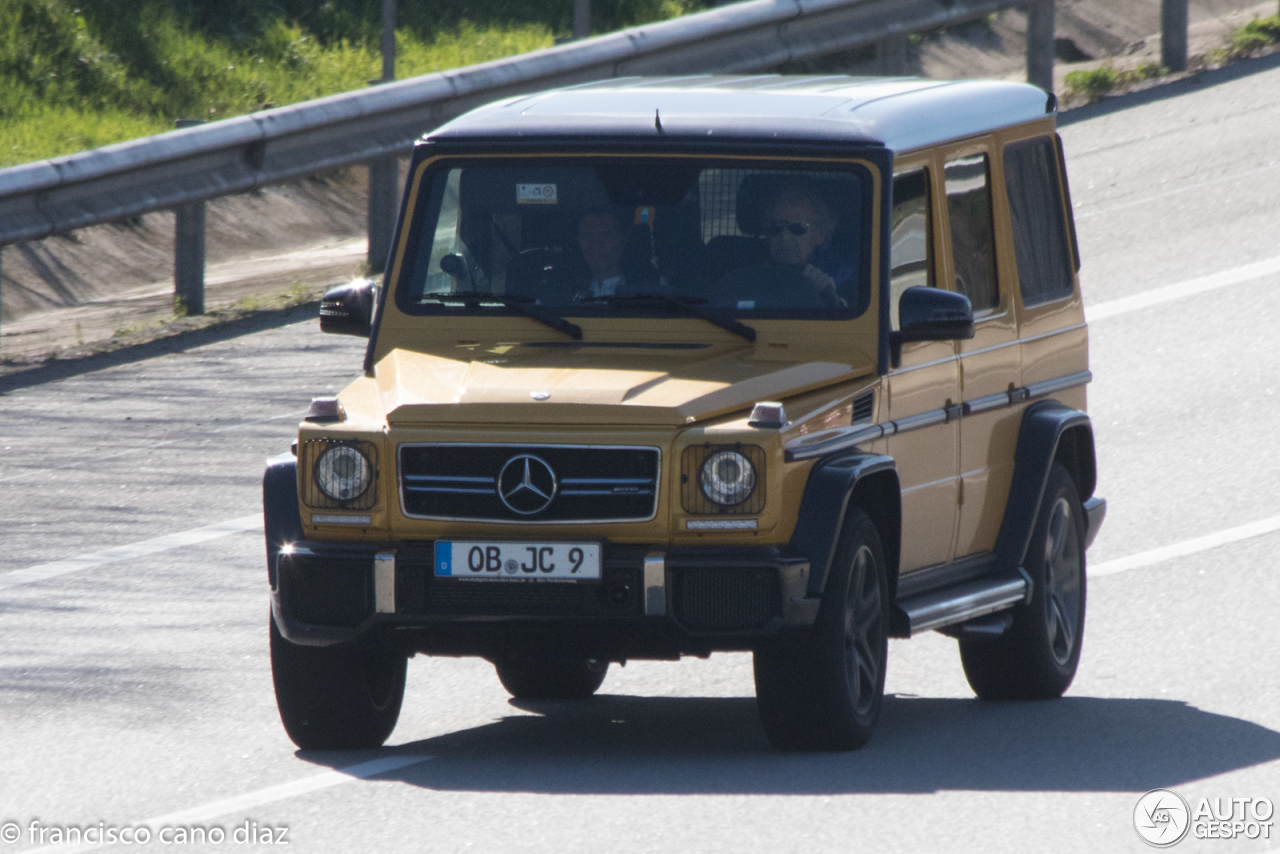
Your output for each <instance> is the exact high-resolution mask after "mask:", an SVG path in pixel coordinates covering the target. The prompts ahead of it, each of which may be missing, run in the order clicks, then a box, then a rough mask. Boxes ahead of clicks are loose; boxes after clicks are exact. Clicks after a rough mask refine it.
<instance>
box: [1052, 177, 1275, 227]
mask: <svg viewBox="0 0 1280 854" xmlns="http://www.w3.org/2000/svg"><path fill="white" fill-rule="evenodd" d="M1276 169H1280V163H1271V164H1269V165H1267V166H1262V167H1260V168H1258V169H1250V170H1248V171H1247V172H1237V173H1236V174H1234V175H1225V176H1223V177H1221V178H1214V179H1213V180H1211V181H1200V182H1199V183H1196V184H1188V185H1186V186H1184V187H1179V188H1178V189H1176V190H1169V191H1167V192H1164V193H1156V194H1155V195H1153V196H1143V197H1142V198H1141V199H1134V200H1132V201H1128V202H1121V203H1120V204H1117V205H1111V206H1109V207H1105V208H1100V209H1098V210H1096V211H1090V210H1085V211H1084V212H1082V213H1077V214H1076V215H1075V216H1076V219H1077V220H1082V219H1089V218H1090V217H1095V216H1103V215H1104V214H1109V213H1111V212H1112V211H1122V210H1124V209H1125V208H1135V207H1138V206H1139V205H1149V204H1151V203H1152V202H1155V201H1159V200H1160V199H1167V198H1169V197H1170V196H1180V195H1182V194H1183V193H1190V192H1193V191H1195V190H1200V189H1203V188H1205V187H1212V186H1214V185H1216V184H1226V183H1228V182H1230V181H1240V180H1243V179H1245V178H1251V177H1253V176H1254V175H1261V174H1262V173H1264V172H1273V171H1275V170H1276ZM1087 207H1088V205H1077V208H1087Z"/></svg>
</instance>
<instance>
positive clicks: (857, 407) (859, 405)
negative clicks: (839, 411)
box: [850, 391, 876, 424]
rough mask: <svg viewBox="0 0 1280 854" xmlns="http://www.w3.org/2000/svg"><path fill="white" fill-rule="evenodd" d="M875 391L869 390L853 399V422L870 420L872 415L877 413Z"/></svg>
mask: <svg viewBox="0 0 1280 854" xmlns="http://www.w3.org/2000/svg"><path fill="white" fill-rule="evenodd" d="M875 402H876V396H875V392H871V391H869V392H867V393H866V394H862V395H859V396H858V397H856V398H854V401H853V421H852V422H850V423H852V424H860V423H862V422H863V421H870V420H871V416H872V415H874V414H875Z"/></svg>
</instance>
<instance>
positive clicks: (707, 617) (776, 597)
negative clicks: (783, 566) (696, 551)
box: [672, 568, 782, 631]
mask: <svg viewBox="0 0 1280 854" xmlns="http://www.w3.org/2000/svg"><path fill="white" fill-rule="evenodd" d="M672 575H673V576H674V578H673V583H674V586H675V590H674V591H673V593H674V595H673V596H672V603H673V605H674V607H675V611H676V613H675V617H676V619H677V620H679V621H680V622H681V623H683V624H684V625H685V626H686V627H688V628H690V629H695V630H701V631H735V630H746V629H758V628H761V627H762V626H764V625H765V624H766V623H767V622H769V620H771V619H773V618H774V617H779V616H781V615H782V599H781V596H782V592H781V588H780V586H779V581H778V574H777V572H775V571H774V570H772V569H763V568H757V569H676V570H673V571H672Z"/></svg>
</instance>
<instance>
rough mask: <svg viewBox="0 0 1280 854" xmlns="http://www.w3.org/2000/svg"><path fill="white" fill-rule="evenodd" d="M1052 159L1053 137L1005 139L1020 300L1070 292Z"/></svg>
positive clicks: (1029, 302) (1064, 232)
mask: <svg viewBox="0 0 1280 854" xmlns="http://www.w3.org/2000/svg"><path fill="white" fill-rule="evenodd" d="M1056 160H1057V157H1056V156H1055V154H1054V150H1053V140H1052V139H1050V138H1049V137H1047V136H1043V137H1039V138H1037V139H1029V140H1025V141H1023V142H1014V143H1010V144H1009V145H1007V146H1005V149H1004V182H1005V186H1006V187H1007V188H1008V191H1009V213H1010V215H1011V216H1012V218H1013V248H1014V252H1015V254H1016V256H1017V259H1018V289H1019V290H1020V291H1022V302H1023V303H1024V304H1025V305H1039V304H1040V303H1045V302H1051V301H1053V300H1056V299H1062V298H1064V297H1069V296H1071V291H1072V282H1071V252H1070V251H1069V250H1068V248H1067V229H1066V223H1064V222H1063V217H1062V187H1061V185H1060V184H1059V182H1058V170H1057V163H1056Z"/></svg>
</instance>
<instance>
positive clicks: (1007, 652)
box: [960, 463, 1086, 700]
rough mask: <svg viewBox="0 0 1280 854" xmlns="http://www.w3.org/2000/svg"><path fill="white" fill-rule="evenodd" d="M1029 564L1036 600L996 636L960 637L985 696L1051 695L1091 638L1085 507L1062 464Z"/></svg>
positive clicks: (963, 655)
mask: <svg viewBox="0 0 1280 854" xmlns="http://www.w3.org/2000/svg"><path fill="white" fill-rule="evenodd" d="M1024 568H1025V569H1026V570H1027V573H1028V574H1029V575H1030V576H1031V581H1032V585H1033V589H1032V593H1031V601H1030V603H1028V604H1026V605H1022V606H1019V607H1018V608H1016V609H1015V610H1014V612H1013V625H1012V626H1010V627H1009V630H1008V631H1006V632H1005V633H1004V634H1003V635H1002V636H1000V637H999V638H997V639H996V640H987V641H984V640H973V641H961V642H960V661H961V663H962V664H963V665H964V675H965V678H966V679H968V680H969V685H970V687H972V688H973V691H974V693H975V694H977V695H978V696H979V697H981V698H982V699H984V700H1051V699H1055V698H1057V697H1061V696H1062V695H1063V693H1064V692H1065V691H1066V690H1067V688H1068V686H1070V685H1071V680H1072V679H1074V678H1075V675H1076V667H1077V666H1078V665H1079V663H1080V646H1081V642H1082V641H1083V639H1084V610H1085V586H1086V578H1085V556H1084V508H1083V507H1081V505H1080V497H1079V495H1078V494H1077V493H1076V486H1075V482H1074V481H1073V480H1072V479H1071V475H1070V474H1068V472H1067V470H1066V469H1065V468H1063V467H1062V466H1061V465H1059V464H1057V463H1055V464H1054V466H1053V468H1052V470H1050V472H1049V480H1048V482H1047V483H1046V484H1045V490H1044V499H1043V501H1042V502H1041V504H1040V512H1039V513H1038V514H1037V517H1036V526H1035V530H1034V532H1033V533H1032V536H1031V545H1030V546H1029V547H1028V548H1027V558H1026V562H1025V566H1024Z"/></svg>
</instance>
